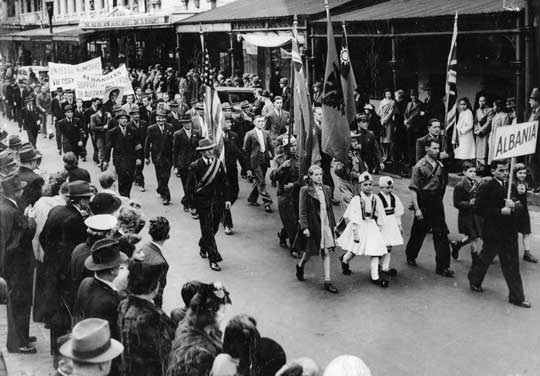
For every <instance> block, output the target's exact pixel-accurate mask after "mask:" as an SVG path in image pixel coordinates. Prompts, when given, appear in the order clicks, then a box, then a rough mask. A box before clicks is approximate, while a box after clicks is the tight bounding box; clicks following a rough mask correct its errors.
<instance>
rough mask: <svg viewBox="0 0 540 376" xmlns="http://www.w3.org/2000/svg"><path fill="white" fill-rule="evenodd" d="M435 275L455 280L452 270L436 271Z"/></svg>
mask: <svg viewBox="0 0 540 376" xmlns="http://www.w3.org/2000/svg"><path fill="white" fill-rule="evenodd" d="M435 273H437V274H438V275H442V276H443V277H447V278H454V272H453V271H452V270H450V269H437V270H435Z"/></svg>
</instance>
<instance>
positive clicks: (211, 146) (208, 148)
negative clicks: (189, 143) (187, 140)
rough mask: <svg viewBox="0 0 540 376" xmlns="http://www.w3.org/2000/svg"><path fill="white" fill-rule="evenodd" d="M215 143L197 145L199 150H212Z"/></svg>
mask: <svg viewBox="0 0 540 376" xmlns="http://www.w3.org/2000/svg"><path fill="white" fill-rule="evenodd" d="M215 146H216V145H215V144H212V145H208V146H197V150H198V151H205V150H211V149H213V148H214V147H215Z"/></svg>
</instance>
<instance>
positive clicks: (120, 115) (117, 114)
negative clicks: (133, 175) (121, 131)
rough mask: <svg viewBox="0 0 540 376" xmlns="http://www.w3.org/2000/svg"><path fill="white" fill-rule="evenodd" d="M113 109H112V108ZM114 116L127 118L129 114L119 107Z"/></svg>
mask: <svg viewBox="0 0 540 376" xmlns="http://www.w3.org/2000/svg"><path fill="white" fill-rule="evenodd" d="M113 111H114V110H113ZM115 117H116V118H117V119H119V118H121V117H125V118H127V119H128V120H129V119H130V118H131V117H130V116H129V114H128V113H127V112H126V111H124V110H122V109H121V110H120V111H118V112H117V113H116V114H115Z"/></svg>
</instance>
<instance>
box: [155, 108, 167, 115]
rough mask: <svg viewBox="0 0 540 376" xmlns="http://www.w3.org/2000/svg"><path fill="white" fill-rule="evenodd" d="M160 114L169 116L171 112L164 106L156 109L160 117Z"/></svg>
mask: <svg viewBox="0 0 540 376" xmlns="http://www.w3.org/2000/svg"><path fill="white" fill-rule="evenodd" d="M158 116H161V117H167V116H169V113H168V112H167V110H165V109H164V108H158V109H157V111H156V117H158Z"/></svg>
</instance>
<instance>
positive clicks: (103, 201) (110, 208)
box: [90, 192, 122, 214]
mask: <svg viewBox="0 0 540 376" xmlns="http://www.w3.org/2000/svg"><path fill="white" fill-rule="evenodd" d="M120 206H122V200H120V198H118V197H116V196H113V195H111V194H110V193H105V192H100V193H96V195H95V196H94V197H92V201H90V210H91V211H92V214H112V213H114V212H115V211H117V210H118V209H119V208H120Z"/></svg>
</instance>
